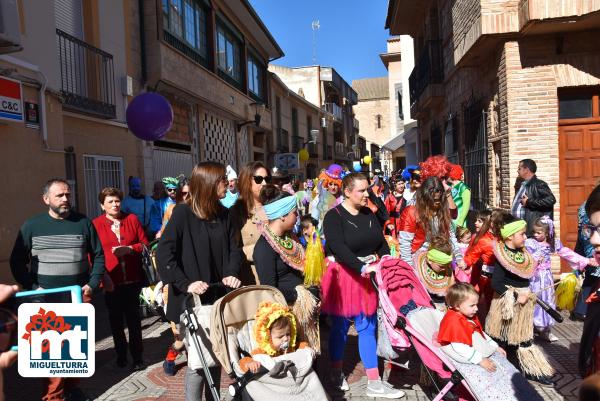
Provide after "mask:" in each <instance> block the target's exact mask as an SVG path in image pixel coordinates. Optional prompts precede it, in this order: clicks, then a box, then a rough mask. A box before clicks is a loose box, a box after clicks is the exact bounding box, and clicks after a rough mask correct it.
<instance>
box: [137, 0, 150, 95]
mask: <svg viewBox="0 0 600 401" xmlns="http://www.w3.org/2000/svg"><path fill="white" fill-rule="evenodd" d="M138 8H139V10H138V14H139V20H140V21H139V24H140V59H141V60H140V64H141V65H140V67H141V70H142V71H141V74H142V82H141V87H144V85H146V80H147V79H148V76H147V71H146V38H145V32H144V0H138Z"/></svg>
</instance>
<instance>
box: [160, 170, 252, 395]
mask: <svg viewBox="0 0 600 401" xmlns="http://www.w3.org/2000/svg"><path fill="white" fill-rule="evenodd" d="M189 188H190V197H189V199H188V200H187V201H186V202H185V203H182V204H179V205H177V206H176V207H175V209H173V214H172V215H171V219H170V220H169V223H168V224H167V226H166V228H165V230H164V232H163V235H162V237H161V240H160V242H159V244H158V249H157V252H156V256H157V261H158V266H159V268H158V270H159V274H160V277H161V279H162V281H163V282H164V283H165V284H169V295H168V307H167V318H168V319H169V320H170V321H172V322H175V323H178V322H179V317H180V315H181V313H182V312H183V309H184V301H185V297H186V296H187V294H189V293H195V294H198V295H200V299H201V301H202V304H212V303H213V302H215V301H216V300H217V299H218V298H220V297H221V296H223V295H225V288H224V287H225V286H226V287H230V288H237V287H239V286H240V280H239V279H238V276H239V273H240V264H241V250H240V249H239V247H238V246H237V245H236V241H235V238H234V233H233V230H232V229H231V224H230V222H229V218H228V212H227V209H225V208H224V207H223V206H222V205H221V202H220V199H222V198H224V197H225V192H226V190H227V176H226V175H225V166H223V165H222V164H220V163H215V162H202V163H199V164H198V165H196V167H194V170H193V171H192V175H191V177H190V182H189ZM213 283H223V284H224V286H213V287H209V284H213ZM212 369H214V370H215V372H213V373H212V376H213V380H214V381H215V384H216V386H217V388H219V384H218V382H219V378H220V368H219V367H217V368H211V370H212ZM185 384H186V386H185V387H186V400H199V399H201V398H202V389H203V387H204V377H203V373H202V372H199V371H195V370H193V369H188V370H187V373H186V377H185ZM209 393H210V389H209V388H208V386H206V397H207V398H206V399H210V397H211V396H208V394H209Z"/></svg>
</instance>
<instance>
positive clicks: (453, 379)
mask: <svg viewBox="0 0 600 401" xmlns="http://www.w3.org/2000/svg"><path fill="white" fill-rule="evenodd" d="M375 280H376V285H377V287H378V296H379V302H380V305H381V308H382V311H383V315H384V316H383V324H384V327H385V330H386V333H387V334H388V337H389V339H390V343H391V345H392V346H393V347H395V348H406V347H408V346H412V347H414V348H415V350H416V351H417V354H418V355H419V358H420V359H421V361H422V362H423V367H424V370H425V372H426V373H427V374H428V375H429V378H430V379H431V381H432V382H433V385H434V386H435V387H436V389H437V392H438V394H437V395H436V396H435V397H434V401H440V400H442V399H446V400H456V399H458V398H459V397H460V399H462V400H477V401H484V400H485V401H492V400H494V401H496V400H512V401H514V400H527V401H541V400H542V398H541V397H540V396H539V395H538V394H537V393H536V392H535V390H534V389H533V387H532V386H531V385H530V384H529V382H528V381H527V380H526V379H525V378H524V377H523V376H522V375H521V374H520V373H519V371H518V370H517V369H516V368H515V367H514V366H513V365H512V364H510V362H508V360H507V359H506V358H505V357H504V356H503V355H502V352H501V351H499V350H498V349H497V348H498V347H497V344H495V343H494V342H489V341H488V340H489V337H488V336H487V335H485V334H482V333H483V330H481V331H479V330H475V328H477V327H478V328H479V329H481V325H478V326H477V324H474V325H472V326H467V327H466V329H467V331H466V332H465V330H464V329H465V327H464V325H463V324H460V325H457V324H456V322H455V321H453V320H461V319H460V316H456V314H457V312H456V310H453V311H451V312H448V313H450V315H448V317H447V318H445V319H447V321H446V323H444V326H441V327H440V325H441V322H442V318H444V314H443V313H442V312H440V311H439V310H436V309H435V307H434V306H433V302H432V301H431V298H430V297H429V294H428V292H427V290H426V289H425V286H424V285H423V283H422V282H421V281H420V280H419V278H418V277H417V276H416V274H415V271H414V270H413V269H412V268H411V267H410V266H409V265H407V264H406V263H405V262H403V261H401V260H399V259H395V258H391V257H387V256H384V257H383V258H382V259H381V262H380V263H379V268H378V269H377V272H376V275H375ZM456 285H457V284H455V285H454V286H453V287H451V288H457V287H455V286H456ZM458 285H460V286H464V285H465V284H458ZM471 288H472V287H471ZM452 298H454V296H452ZM463 301H464V300H463ZM460 303H461V302H460V301H455V300H454V299H452V300H451V302H450V305H449V306H452V307H454V308H456V307H457V305H458V304H460ZM453 318H454V319H453ZM465 320H467V319H465ZM463 323H464V322H463ZM467 323H468V322H467ZM468 324H470V323H468ZM471 327H473V329H472V328H471ZM475 332H477V333H478V334H477V336H478V339H477V340H474V339H473V338H472V337H474V336H473V335H472V334H473V333H475ZM469 333H470V334H471V335H469ZM466 337H469V339H471V344H473V342H475V341H476V342H477V343H476V347H473V348H478V349H480V352H479V356H477V357H475V356H471V355H468V357H465V356H464V355H465V354H466V353H465V352H460V353H459V352H454V353H453V352H452V351H453V348H458V349H459V351H464V350H461V348H462V347H461V345H458V347H456V346H457V342H460V341H465V342H468V339H467V338H466ZM438 340H441V341H438ZM459 340H460V341H459ZM440 343H441V344H440ZM472 351H473V350H471V352H472ZM484 357H488V358H489V361H486V362H484V363H483V365H486V366H487V367H488V368H490V370H493V371H488V370H487V369H486V368H485V367H484V368H482V366H479V365H478V364H475V363H479V362H480V360H479V358H481V359H483V358H484ZM470 358H471V359H470ZM469 359H470V360H469ZM492 364H493V365H492ZM432 372H435V373H436V374H437V376H438V377H439V379H440V380H441V381H442V382H444V383H445V384H444V386H443V388H441V389H440V388H439V387H438V384H437V383H438V382H439V381H440V380H436V379H435V378H434V376H433V375H432ZM458 385H462V388H461V387H458V388H457V389H456V390H454V389H453V388H454V387H455V386H458ZM451 390H452V392H451Z"/></svg>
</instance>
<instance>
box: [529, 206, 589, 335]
mask: <svg viewBox="0 0 600 401" xmlns="http://www.w3.org/2000/svg"><path fill="white" fill-rule="evenodd" d="M525 247H526V248H527V250H528V251H529V253H531V254H532V255H533V258H534V259H535V261H536V262H537V269H536V271H535V274H534V275H533V277H532V278H531V281H530V283H529V289H530V290H531V292H533V293H535V294H536V295H537V296H538V298H540V299H541V300H543V301H545V302H546V303H547V304H548V305H550V306H551V307H552V308H556V302H555V297H554V279H553V277H552V265H551V261H550V257H551V256H552V255H553V254H557V255H558V256H560V257H561V258H562V259H563V260H565V261H566V262H568V263H569V264H570V265H571V267H572V268H573V269H578V270H584V269H585V267H586V266H587V265H591V266H597V265H598V262H596V259H595V258H586V257H584V256H581V255H579V254H577V253H575V252H573V251H572V250H571V249H569V248H567V247H566V246H563V245H562V243H561V242H560V240H559V239H558V238H555V236H554V223H553V222H552V219H551V218H550V217H549V216H542V217H540V218H539V219H537V220H536V221H535V223H534V224H533V238H528V239H527V241H525ZM533 324H534V326H535V331H537V333H538V334H539V337H540V338H541V339H543V340H546V341H550V342H554V341H558V337H556V336H555V335H554V334H552V332H551V327H552V325H554V319H552V318H551V317H550V315H548V314H547V313H546V312H545V311H544V310H543V309H542V308H541V307H540V306H539V305H536V306H535V311H534V312H533Z"/></svg>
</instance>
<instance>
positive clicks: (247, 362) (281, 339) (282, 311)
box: [240, 302, 308, 373]
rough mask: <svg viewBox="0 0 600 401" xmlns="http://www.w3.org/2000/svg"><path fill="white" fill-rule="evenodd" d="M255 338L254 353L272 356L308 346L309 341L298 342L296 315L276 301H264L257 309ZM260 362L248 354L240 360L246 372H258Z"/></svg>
mask: <svg viewBox="0 0 600 401" xmlns="http://www.w3.org/2000/svg"><path fill="white" fill-rule="evenodd" d="M253 334H254V340H255V341H256V344H257V348H256V349H254V350H253V351H252V353H251V354H252V355H260V354H265V355H268V356H270V357H276V356H281V355H285V354H289V353H292V352H294V351H296V349H301V348H308V344H307V343H304V342H302V343H300V344H297V343H296V341H297V339H296V317H295V316H294V315H293V314H292V312H291V311H290V309H289V308H288V307H287V306H283V305H281V304H278V303H276V302H262V303H261V304H260V306H259V308H258V310H257V311H256V315H255V324H254V333H253ZM260 366H261V364H260V362H258V361H256V360H254V359H253V358H252V357H251V356H247V357H245V358H242V359H241V360H240V368H241V369H242V371H243V372H244V373H245V372H247V371H248V370H250V371H251V372H252V373H256V372H258V370H259V369H260Z"/></svg>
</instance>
